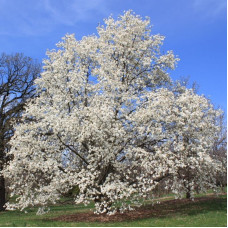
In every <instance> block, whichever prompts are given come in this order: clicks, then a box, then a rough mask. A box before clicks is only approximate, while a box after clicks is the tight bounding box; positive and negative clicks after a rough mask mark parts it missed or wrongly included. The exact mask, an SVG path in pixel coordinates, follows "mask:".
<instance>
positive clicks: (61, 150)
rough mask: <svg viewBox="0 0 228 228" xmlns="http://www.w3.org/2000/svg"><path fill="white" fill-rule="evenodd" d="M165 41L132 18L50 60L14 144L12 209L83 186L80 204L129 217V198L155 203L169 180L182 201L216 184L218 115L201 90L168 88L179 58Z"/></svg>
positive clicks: (65, 45)
mask: <svg viewBox="0 0 228 228" xmlns="http://www.w3.org/2000/svg"><path fill="white" fill-rule="evenodd" d="M163 40H164V37H163V36H161V35H151V27H150V21H149V19H148V18H147V19H146V20H142V19H141V18H140V17H139V16H136V15H134V14H133V13H132V12H131V11H128V12H126V13H125V14H124V15H123V16H120V17H119V18H118V20H116V21H115V20H114V19H113V18H111V17H110V18H108V19H107V20H105V25H104V26H100V27H98V36H95V35H93V36H87V37H83V38H82V40H80V41H77V40H76V39H75V38H74V35H66V36H65V37H64V38H63V41H62V42H60V43H58V44H57V46H58V48H59V49H58V50H53V51H50V52H48V53H47V55H48V59H47V60H45V61H44V68H43V69H44V71H43V73H42V77H41V78H39V79H37V80H36V87H37V92H38V93H39V96H38V97H37V98H36V99H33V100H31V101H30V102H28V104H27V108H26V110H25V112H24V116H23V118H24V122H23V124H20V125H18V126H16V133H15V135H14V137H13V139H12V141H11V144H12V149H11V154H12V155H13V157H14V160H13V161H12V162H10V164H9V166H7V169H5V171H4V174H5V176H6V177H8V176H10V178H11V180H12V183H13V185H12V186H11V190H12V195H17V196H18V198H17V201H18V202H17V203H16V204H7V207H8V208H9V209H13V208H21V209H24V208H26V207H28V206H31V205H32V206H33V205H43V206H45V205H48V204H49V203H55V202H56V201H57V200H58V199H59V197H60V196H61V194H62V193H65V192H67V191H69V189H71V188H72V187H74V186H78V187H79V189H80V193H79V195H78V196H77V197H76V198H75V203H84V204H87V203H89V202H91V201H94V202H95V208H96V213H108V214H112V213H115V212H116V210H117V205H118V207H119V208H118V209H119V210H120V211H124V210H126V209H128V207H127V206H126V205H125V204H124V201H125V199H130V200H132V201H136V202H137V200H138V199H139V198H140V199H141V198H146V197H148V196H150V197H151V193H153V189H155V187H156V186H157V185H158V184H159V182H160V181H162V180H167V181H170V182H171V184H172V190H173V192H175V193H177V194H180V193H186V192H187V191H190V192H192V191H193V190H194V188H193V187H192V186H194V185H192V184H193V183H196V182H197V183H198V184H199V185H200V187H201V188H204V187H206V186H207V185H208V184H209V183H210V184H212V182H211V179H213V172H214V170H216V169H217V168H218V164H217V163H216V162H214V160H212V159H211V157H210V156H209V152H208V151H209V150H210V148H211V143H212V140H211V139H212V138H214V137H216V132H217V125H216V124H215V122H214V119H215V118H216V116H218V115H219V112H218V111H216V110H214V109H213V107H212V105H211V104H210V102H209V101H208V100H207V99H206V98H204V97H202V96H199V95H196V94H195V93H194V92H193V91H192V90H188V89H185V88H182V89H181V92H180V91H179V92H177V91H172V90H170V89H169V88H170V83H171V79H170V77H169V74H168V73H167V71H168V70H170V69H174V67H175V64H176V62H177V61H178V58H176V57H175V56H174V54H173V53H172V51H168V52H167V53H166V54H161V53H160V47H161V45H162V43H163ZM189 173H191V178H190V177H189V175H188V174H189ZM185 186H187V187H186V188H185ZM186 189H187V190H186Z"/></svg>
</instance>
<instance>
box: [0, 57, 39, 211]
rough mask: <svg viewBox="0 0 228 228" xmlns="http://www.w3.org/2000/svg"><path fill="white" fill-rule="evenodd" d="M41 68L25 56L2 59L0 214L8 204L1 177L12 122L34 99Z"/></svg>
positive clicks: (5, 161) (0, 95)
mask: <svg viewBox="0 0 228 228" xmlns="http://www.w3.org/2000/svg"><path fill="white" fill-rule="evenodd" d="M40 71H41V66H40V64H38V63H37V62H35V61H33V60H32V59H31V58H30V57H26V56H24V55H23V54H19V53H17V54H12V55H7V54H4V53H3V54H1V55H0V211H2V210H4V204H5V203H6V183H5V180H4V177H3V176H2V175H1V171H2V169H3V166H4V165H5V164H7V162H8V161H9V160H10V157H9V156H8V155H7V154H8V151H9V149H10V148H9V141H10V138H11V137H12V136H13V133H14V128H13V124H12V122H13V121H18V120H19V119H20V116H21V113H22V111H23V109H24V104H25V101H26V100H27V99H28V98H32V97H33V96H34V94H35V93H34V92H35V88H34V86H33V82H34V80H35V79H36V78H37V77H38V76H39V74H40Z"/></svg>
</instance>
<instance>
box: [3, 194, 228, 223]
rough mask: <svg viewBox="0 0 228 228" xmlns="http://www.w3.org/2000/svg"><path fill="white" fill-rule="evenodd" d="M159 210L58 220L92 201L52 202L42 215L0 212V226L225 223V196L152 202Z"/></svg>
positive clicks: (84, 210) (88, 208) (29, 211)
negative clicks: (132, 216) (125, 217)
mask: <svg viewBox="0 0 228 228" xmlns="http://www.w3.org/2000/svg"><path fill="white" fill-rule="evenodd" d="M154 207H155V208H158V211H159V213H160V212H161V213H160V214H154V215H152V216H151V217H149V218H145V219H137V220H134V221H125V222H108V223H101V222H86V221H85V222H61V221H53V220H51V218H54V217H58V216H60V215H67V214H74V213H80V212H86V211H89V210H91V209H92V208H93V206H92V205H90V206H87V207H84V206H82V205H61V206H52V207H51V211H50V212H49V213H47V214H45V215H36V209H29V210H28V213H27V214H25V213H24V212H20V211H6V212H0V226H1V227H3V226H11V227H12V226H67V227H69V226H74V227H76V226H138V227H141V226H157V227H159V226H160V227H165V226H169V227H173V226H192V227H194V226H210V227H212V226H213V227H214V226H217V227H222V226H224V227H225V226H227V211H226V208H227V197H226V196H225V195H220V196H218V197H217V198H211V199H210V198H209V199H208V200H205V201H202V202H194V203H190V204H175V203H173V204H169V205H168V206H167V205H162V204H161V205H159V204H157V205H155V206H154Z"/></svg>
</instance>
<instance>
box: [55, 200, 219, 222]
mask: <svg viewBox="0 0 228 228" xmlns="http://www.w3.org/2000/svg"><path fill="white" fill-rule="evenodd" d="M213 199H218V198H217V197H215V196H207V197H199V198H195V199H194V201H192V200H188V199H176V200H167V201H162V202H160V204H154V205H151V204H150V205H145V206H142V207H140V208H135V210H134V211H127V212H125V213H124V214H121V213H119V212H117V213H116V214H114V215H110V216H109V215H105V214H99V215H97V214H94V213H93V212H92V211H89V212H80V213H77V214H71V215H62V216H59V217H57V218H53V219H52V220H55V221H64V222H123V221H133V220H136V219H142V218H151V217H164V216H167V215H170V214H173V213H176V212H179V211H181V212H183V208H186V207H188V205H190V204H196V203H197V202H202V201H208V200H213Z"/></svg>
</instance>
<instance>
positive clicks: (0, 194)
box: [0, 176, 6, 211]
mask: <svg viewBox="0 0 228 228" xmlns="http://www.w3.org/2000/svg"><path fill="white" fill-rule="evenodd" d="M5 203H6V190H5V179H4V177H3V176H0V211H4V210H5V207H4V205H5Z"/></svg>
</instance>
